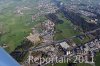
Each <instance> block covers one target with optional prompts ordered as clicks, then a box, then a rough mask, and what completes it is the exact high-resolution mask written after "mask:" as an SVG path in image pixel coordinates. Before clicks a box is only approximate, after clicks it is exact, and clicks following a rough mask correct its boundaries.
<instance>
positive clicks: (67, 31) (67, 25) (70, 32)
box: [54, 13, 81, 40]
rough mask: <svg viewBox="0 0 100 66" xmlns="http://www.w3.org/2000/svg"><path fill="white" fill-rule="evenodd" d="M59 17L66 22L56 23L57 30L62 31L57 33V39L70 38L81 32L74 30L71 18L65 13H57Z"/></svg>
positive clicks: (55, 37)
mask: <svg viewBox="0 0 100 66" xmlns="http://www.w3.org/2000/svg"><path fill="white" fill-rule="evenodd" d="M57 16H58V17H59V19H61V20H63V21H64V22H63V23H62V24H57V25H56V31H61V32H59V33H56V34H55V36H54V39H55V40H61V39H64V38H70V37H72V36H75V35H78V34H80V33H81V32H80V31H76V30H74V28H75V27H74V26H72V23H71V21H70V20H67V19H66V18H65V17H64V16H63V14H61V13H59V14H57Z"/></svg>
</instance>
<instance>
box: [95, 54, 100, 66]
mask: <svg viewBox="0 0 100 66" xmlns="http://www.w3.org/2000/svg"><path fill="white" fill-rule="evenodd" d="M95 62H96V63H95V64H96V66H100V53H97V54H96V57H95Z"/></svg>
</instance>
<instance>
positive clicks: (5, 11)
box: [0, 0, 46, 52]
mask: <svg viewBox="0 0 100 66" xmlns="http://www.w3.org/2000/svg"><path fill="white" fill-rule="evenodd" d="M36 3H37V0H34V1H32V0H24V1H20V0H19V1H16V0H15V1H12V0H11V1H9V2H7V4H8V5H5V6H4V5H2V6H0V8H2V9H1V10H0V32H3V34H2V36H1V37H0V44H7V46H8V47H9V51H10V52H11V51H13V50H14V49H15V47H17V46H18V45H20V44H21V41H22V40H23V39H24V37H26V36H27V35H29V33H30V32H31V28H32V27H34V25H36V24H38V23H39V22H42V21H43V20H45V19H46V18H45V17H43V16H42V17H38V18H37V19H36V20H35V21H32V19H31V18H32V15H34V14H36V13H37V12H39V11H38V10H36V9H34V7H33V6H36ZM17 7H19V8H20V9H23V8H24V7H30V9H27V10H24V9H23V10H22V12H23V14H22V15H19V14H16V13H15V12H16V9H15V8H17Z"/></svg>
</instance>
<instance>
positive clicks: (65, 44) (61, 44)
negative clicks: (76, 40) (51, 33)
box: [60, 42, 70, 49]
mask: <svg viewBox="0 0 100 66" xmlns="http://www.w3.org/2000/svg"><path fill="white" fill-rule="evenodd" d="M60 46H61V47H62V48H64V49H68V48H69V47H70V46H69V45H68V43H67V42H61V43H60Z"/></svg>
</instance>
